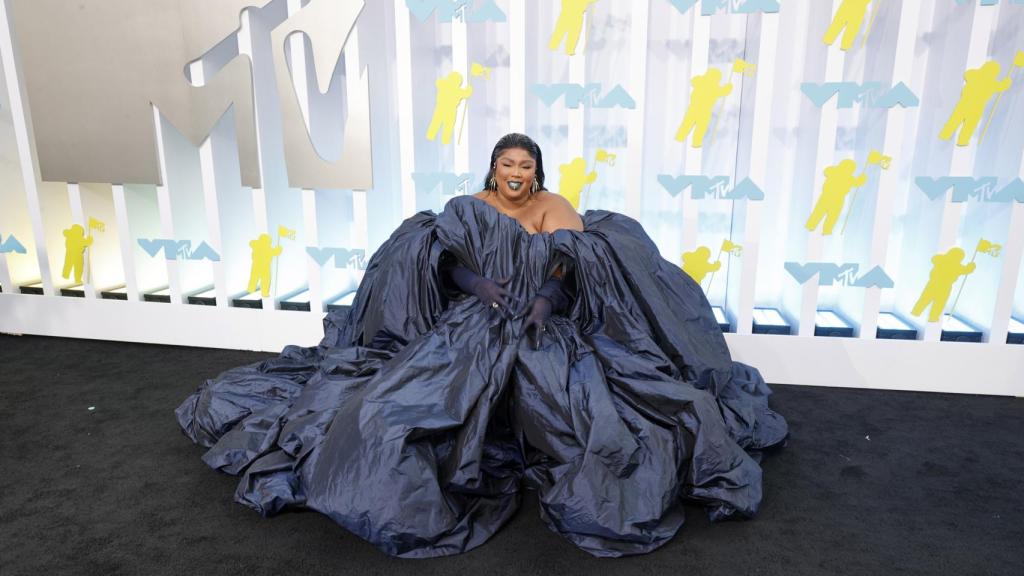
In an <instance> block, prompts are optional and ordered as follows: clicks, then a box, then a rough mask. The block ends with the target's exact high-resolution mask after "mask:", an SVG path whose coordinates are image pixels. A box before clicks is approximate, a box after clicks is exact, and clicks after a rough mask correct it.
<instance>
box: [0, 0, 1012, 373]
mask: <svg viewBox="0 0 1024 576" xmlns="http://www.w3.org/2000/svg"><path fill="white" fill-rule="evenodd" d="M2 9H3V15H2V16H3V22H0V25H2V26H0V28H2V30H0V35H2V36H3V37H2V38H0V40H2V44H0V49H2V53H3V71H4V76H3V82H4V88H5V90H4V91H3V101H0V119H2V126H0V155H2V156H0V158H2V163H0V288H2V290H3V293H2V295H0V302H2V301H3V299H5V298H13V297H18V298H19V300H18V302H19V304H18V307H20V308H21V309H23V310H27V309H28V308H27V307H31V309H32V310H33V314H31V315H28V314H22V315H20V316H19V318H20V319H19V320H18V323H17V324H16V325H15V326H14V327H16V328H20V329H21V331H24V332H33V331H34V330H33V327H34V326H45V327H46V328H45V329H40V330H38V331H36V332H37V333H59V332H60V330H59V329H58V328H54V327H53V326H55V325H59V323H58V322H56V321H55V320H54V319H53V318H46V310H47V306H48V305H52V306H58V307H59V309H60V310H61V312H60V313H61V314H65V313H67V312H66V311H68V310H80V311H83V313H84V314H88V313H89V310H90V309H91V308H90V307H94V309H95V310H102V314H103V315H109V314H117V313H119V312H118V310H120V311H122V312H123V313H124V314H125V316H126V317H125V318H124V319H122V320H119V322H120V324H119V325H123V326H128V327H126V328H125V334H124V339H138V337H137V336H129V334H133V335H134V334H139V333H145V332H143V331H140V330H141V329H139V328H137V327H136V328H131V327H130V326H129V325H130V324H131V322H132V319H131V316H132V314H134V311H135V310H143V309H142V308H138V307H139V306H143V305H144V306H146V307H147V308H145V310H149V309H150V308H151V307H155V306H163V307H165V309H169V310H176V311H177V312H183V311H184V310H186V309H188V310H189V312H187V313H177V312H168V313H163V312H161V314H165V316H166V318H167V320H165V321H166V322H170V323H174V322H179V321H184V320H175V318H183V319H184V318H187V319H188V321H189V322H194V321H195V318H198V317H200V316H196V315H195V313H194V312H193V311H192V307H198V306H203V305H206V306H205V308H204V309H203V312H202V314H203V316H201V317H202V318H208V319H209V321H210V322H217V321H221V322H226V321H227V319H228V318H231V319H235V318H238V314H239V312H236V309H238V310H245V314H250V315H252V314H264V315H265V316H264V317H263V318H264V320H263V322H264V324H262V325H263V326H264V327H266V326H269V327H270V328H269V329H273V325H274V322H277V321H278V320H267V319H271V318H281V317H282V316H283V314H281V313H283V312H287V313H288V314H289V315H300V316H304V317H305V318H306V320H303V322H304V323H303V324H302V326H315V322H318V321H319V320H318V319H319V317H320V316H322V312H323V310H324V309H326V308H327V307H328V306H332V305H344V304H345V303H346V302H347V301H350V299H351V297H352V294H353V291H354V290H355V289H356V287H357V286H358V283H359V280H360V278H361V276H362V271H363V270H364V269H365V266H366V262H367V261H368V259H369V258H370V256H371V255H372V254H373V252H374V250H375V249H376V248H377V247H378V246H379V245H380V244H381V243H382V242H383V241H384V240H386V239H387V237H388V235H389V234H390V233H391V232H392V231H393V230H394V229H395V228H396V227H397V226H398V224H399V223H400V222H401V221H402V219H403V218H406V217H408V216H410V215H411V214H413V213H415V212H416V211H421V210H433V211H435V212H438V211H440V210H441V209H442V207H443V206H444V204H445V202H446V201H447V200H448V199H450V198H452V197H453V196H455V195H460V194H470V193H474V192H476V191H478V190H480V189H481V188H482V186H483V182H482V180H483V176H484V174H485V173H486V172H487V168H488V159H489V155H490V152H491V149H492V147H493V145H494V143H495V141H497V139H498V138H500V137H501V136H502V135H504V134H505V133H508V132H523V133H526V134H528V135H530V136H531V137H532V138H534V139H535V140H536V141H537V142H538V143H539V144H540V146H541V148H542V150H543V152H544V158H545V160H546V163H547V174H548V178H547V185H548V188H549V189H550V190H551V191H552V192H557V193H559V194H562V195H563V196H565V197H566V198H568V199H569V201H570V202H572V203H573V205H574V206H576V207H577V209H578V210H579V211H580V212H584V211H586V210H590V209H604V210H613V211H617V212H622V213H625V214H628V215H630V216H632V217H634V218H636V219H637V220H639V221H640V222H641V223H642V224H643V226H644V228H645V229H646V230H647V232H648V234H649V235H650V236H651V238H652V239H653V240H654V241H655V243H656V244H657V246H658V247H659V249H660V250H661V253H662V255H663V256H664V257H665V258H666V259H667V260H669V261H672V262H674V263H676V264H677V265H679V266H680V267H682V268H683V269H684V270H685V271H686V272H687V273H688V274H690V275H691V276H692V277H693V278H694V279H695V280H696V281H698V282H699V283H701V286H702V287H703V288H704V289H705V291H706V293H707V294H708V298H709V300H710V301H711V302H712V304H713V305H715V306H717V307H719V308H720V310H719V312H720V315H721V317H720V321H721V323H722V325H723V327H724V328H725V329H727V330H728V331H730V332H734V333H736V334H737V335H747V334H752V333H753V334H754V335H752V336H751V338H754V339H761V341H762V342H763V343H769V342H770V343H771V344H770V345H769V344H765V346H768V347H769V348H772V347H779V346H782V347H786V346H796V344H786V343H784V342H782V343H780V342H779V340H778V339H775V338H772V337H769V336H763V337H761V336H758V334H760V333H772V334H782V333H785V334H790V335H795V336H805V337H812V338H813V337H815V336H817V338H815V340H820V339H826V338H828V337H833V336H852V337H853V338H852V340H860V341H871V343H870V345H871V346H886V345H890V346H895V345H896V344H894V343H892V342H891V341H889V342H886V341H884V340H882V339H881V338H890V337H891V338H905V339H911V340H921V341H925V342H935V343H936V344H937V343H939V342H940V341H943V340H971V341H976V342H977V343H974V344H972V346H973V347H974V348H976V349H981V348H985V347H999V348H1000V349H1003V347H1007V346H1008V345H1007V343H1008V342H1009V343H1013V342H1016V341H1018V335H1020V338H1024V334H1022V333H1024V325H1021V324H1020V323H1019V321H1018V320H1017V319H1021V318H1024V272H1022V270H1021V254H1022V251H1024V208H1022V205H1024V182H1022V180H1021V174H1022V172H1021V171H1022V154H1024V130H1022V129H1021V126H1024V0H971V1H968V0H935V1H928V2H916V1H909V0H908V1H900V0H821V1H817V0H815V1H809V0H643V1H628V0H561V1H540V0H522V1H520V0H404V1H403V0H272V1H261V0H218V1H216V2H209V1H203V0H147V1H146V2H138V1H136V0H79V1H75V2H71V1H68V0H7V1H6V3H4V5H3V6H2ZM23 296H24V298H22V297H23ZM28 297H32V298H35V300H34V302H36V303H35V304H25V302H26V298H28ZM75 297H81V298H78V299H75ZM45 302H50V304H44V303H45ZM55 302H60V304H55ZM69 302H73V304H70V303H69ZM115 305H117V306H121V307H122V308H120V309H118V308H115V307H114V306H115ZM69 307H70V308H69ZM99 307H102V308H99ZM6 309H8V310H13V309H16V307H15V305H13V304H8V305H7V308H6ZM256 309H262V310H259V311H257V310H256ZM304 311H305V312H306V314H303V312H304ZM229 314H230V315H231V316H228V315H229ZM143 316H145V314H143ZM310 319H313V320H310ZM65 320H66V319H65ZM232 321H234V320H232ZM290 321H291V320H280V322H284V323H287V322H290ZM140 322H141V320H140ZM267 322H269V324H267ZM12 324H13V321H11V323H9V324H7V325H0V327H5V328H7V329H10V328H11V326H12ZM196 329H197V330H202V331H204V332H208V331H209V330H208V328H204V327H198V328H196ZM85 333H86V334H88V331H87V330H86V331H85ZM82 334H83V331H81V330H80V331H77V332H73V333H70V334H69V335H82ZM97 334H99V333H97ZM111 336H113V337H118V334H117V333H114V334H113V335H112V334H111V333H110V332H109V330H108V331H106V332H102V337H111ZM314 336H315V335H314ZM97 337H100V336H97ZM880 337H881V338H880ZM211 338H212V339H211ZM143 339H145V338H144V337H143ZM828 339H829V340H833V339H831V338H828ZM791 340H794V341H795V340H798V338H791ZM154 341H162V340H160V339H159V338H157V339H155V340H154ZM179 343H190V342H179ZM202 343H204V344H212V345H222V346H225V347H232V346H237V347H247V346H250V345H251V344H244V343H243V344H240V343H238V342H232V341H230V339H229V338H227V337H226V336H225V338H224V339H223V340H218V339H217V338H216V337H215V336H214V337H209V336H207V337H206V338H205V339H203V340H202ZM865 345H867V344H865ZM900 345H902V344H900ZM955 346H959V345H955ZM1014 350H1016V351H1017V352H1014V353H1019V350H1020V349H1014ZM1019 358H1020V357H1019V356H1016V357H1015V360H1013V361H1014V362H1018V363H1019Z"/></svg>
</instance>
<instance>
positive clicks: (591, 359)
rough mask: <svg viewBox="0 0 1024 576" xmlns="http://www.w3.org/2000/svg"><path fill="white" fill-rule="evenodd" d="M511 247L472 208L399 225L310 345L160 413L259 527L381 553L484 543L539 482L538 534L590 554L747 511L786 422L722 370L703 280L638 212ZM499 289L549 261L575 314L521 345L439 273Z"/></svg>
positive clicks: (438, 552) (602, 215)
mask: <svg viewBox="0 0 1024 576" xmlns="http://www.w3.org/2000/svg"><path fill="white" fill-rule="evenodd" d="M583 221H584V231H583V232H578V231H572V230H559V231H556V232H554V233H540V234H529V233H528V232H527V231H526V230H525V229H524V228H523V227H522V226H521V225H520V224H519V222H517V221H516V220H515V219H513V218H511V217H509V216H506V215H504V214H502V213H500V212H498V211H497V210H496V209H495V208H493V207H492V206H491V205H490V204H488V203H486V202H484V201H483V200H480V199H478V198H475V197H472V196H460V197H456V198H454V199H452V200H451V201H449V202H448V203H447V205H446V206H445V208H444V210H443V211H442V212H441V214H434V213H433V212H421V213H419V214H416V215H414V216H412V217H411V218H409V219H408V220H406V221H405V222H404V223H403V224H402V225H401V226H400V227H399V228H398V229H397V230H396V231H395V232H394V233H393V234H392V236H391V237H390V238H389V239H388V240H387V241H386V242H385V243H384V244H383V245H382V246H381V247H380V248H379V249H378V250H377V251H376V252H375V254H374V256H373V257H372V258H371V260H370V263H369V265H368V267H367V270H366V274H365V276H364V279H363V281H362V283H361V284H360V287H359V290H358V293H357V295H356V298H355V300H354V302H353V305H352V307H351V308H350V309H347V310H345V311H342V312H331V313H329V314H328V315H327V317H326V318H325V320H324V338H323V340H322V341H321V343H320V344H319V345H318V346H316V347H311V348H301V347H297V346H289V347H287V348H285V350H284V351H283V352H282V353H281V355H280V356H279V357H277V358H274V359H270V360H267V361H264V362H260V363H257V364H253V365H249V366H243V367H239V368H235V369H232V370H229V371H227V372H225V373H223V374H221V375H220V376H218V377H217V378H214V379H212V380H209V381H207V382H206V383H204V384H203V385H202V386H200V387H199V389H198V390H197V391H196V392H195V393H194V394H193V395H192V396H190V397H189V398H188V399H186V400H185V402H184V403H182V404H181V406H180V407H179V408H178V410H177V417H178V421H179V423H180V424H181V427H182V429H183V430H184V432H185V434H186V435H187V436H188V437H189V438H191V439H192V440H193V441H194V442H196V443H198V444H200V445H202V446H205V447H207V448H209V450H208V451H207V452H206V453H205V455H204V456H203V459H204V461H205V462H206V463H207V464H209V465H210V466H211V467H213V468H216V469H218V470H222V471H224V472H228V473H231V474H238V475H241V481H240V483H239V486H238V489H237V492H236V494H235V498H236V500H238V501H239V502H242V503H243V504H245V505H247V506H250V507H251V508H253V509H255V510H257V511H258V512H260V513H261V514H264V515H271V514H275V513H277V512H280V511H282V510H284V509H287V508H289V507H305V508H309V509H313V510H317V511H319V512H322V513H324V514H326V515H328V516H329V517H330V518H332V519H333V520H334V521H335V522H337V523H338V524H340V525H341V526H343V527H345V528H346V529H347V530H349V531H351V532H353V533H355V534H357V535H359V536H360V537H362V538H364V539H366V540H367V541H369V542H371V543H372V544H374V545H375V546H377V547H378V548H380V549H381V550H382V551H384V552H386V553H387V554H391V555H394V556H401V557H410V558H425V557H433V556H445V555H450V554H458V553H460V552H465V551H466V550H469V549H472V548H474V547H476V546H479V545H480V544H482V543H484V542H485V541H486V540H487V539H488V538H489V537H490V536H491V535H493V534H494V533H495V532H496V531H497V530H498V529H500V528H501V526H502V525H503V524H504V523H505V522H506V521H507V520H508V519H509V518H510V517H511V516H512V515H513V514H514V513H515V511H516V510H517V508H518V506H519V503H520V492H521V491H522V490H524V489H535V490H537V491H538V493H539V496H540V503H541V513H542V516H543V518H544V521H545V522H546V523H547V525H548V526H549V527H550V528H551V529H552V530H553V531H555V532H558V533H559V534H561V535H563V536H565V537H566V538H568V539H569V540H571V541H572V542H573V543H575V544H576V545H577V546H579V547H580V548H582V549H584V550H586V551H587V552H589V553H591V554H594V555H596V556H621V555H627V554H639V553H644V552H648V551H651V550H653V549H655V548H657V547H659V546H661V545H662V544H664V543H665V542H667V541H668V540H669V539H671V538H672V537H673V535H674V534H675V533H676V532H677V531H678V530H679V528H680V526H682V523H683V519H684V515H683V502H684V501H690V502H699V503H701V504H703V505H704V506H705V508H706V510H707V512H708V514H709V516H710V518H711V519H712V520H724V519H728V518H743V517H751V516H753V515H754V514H755V513H756V511H757V509H758V507H759V505H760V502H761V500H762V497H763V495H762V477H761V468H760V466H759V464H758V462H759V459H760V455H761V452H762V450H763V449H765V448H768V447H772V446H777V445H780V443H782V442H783V441H784V440H785V438H786V436H787V433H788V429H787V425H786V421H785V420H784V419H783V418H782V416H780V415H779V414H777V413H775V412H773V411H772V410H771V409H770V408H769V406H768V397H769V395H770V394H771V391H770V390H769V388H768V386H767V385H766V384H765V382H764V380H763V379H762V378H761V376H760V374H759V373H758V372H757V370H756V369H754V368H752V367H750V366H746V365H743V364H741V363H738V362H734V361H732V359H731V357H730V355H729V351H728V348H727V347H726V343H725V339H724V337H723V336H722V333H721V330H720V329H719V327H718V324H717V323H716V321H715V319H714V316H713V314H712V312H711V307H710V306H709V304H708V302H707V299H706V298H705V296H704V294H703V292H702V291H701V289H700V287H699V286H698V285H697V284H696V283H695V282H694V281H693V280H692V279H691V278H690V277H689V276H687V275H686V274H685V273H684V272H683V271H682V270H681V269H680V268H679V267H678V266H675V265H673V264H671V263H669V262H667V261H665V260H664V259H662V258H661V257H660V255H659V253H658V251H657V249H656V247H655V245H654V243H653V242H652V241H651V240H650V238H648V236H647V235H646V234H645V233H644V231H643V228H642V227H641V226H640V225H639V224H638V223H637V222H636V221H634V220H632V219H630V218H628V217H626V216H623V215H621V214H616V213H613V212H606V211H589V212H587V213H586V215H585V216H584V217H583ZM455 262H459V263H461V264H462V265H463V266H466V267H468V268H470V269H472V270H473V271H474V272H476V273H478V274H480V275H481V276H484V277H488V278H494V279H497V278H512V280H511V282H510V284H509V285H508V289H509V290H510V292H512V294H513V295H514V297H515V299H516V301H517V305H518V306H519V307H520V308H522V307H525V305H526V303H527V302H529V300H530V299H531V298H532V297H533V295H534V294H535V293H536V291H537V289H538V288H539V287H540V285H541V284H542V283H543V282H544V281H545V280H546V279H547V278H548V277H549V276H550V274H551V273H552V271H553V269H554V268H555V267H556V266H557V267H561V268H562V269H563V270H564V271H565V272H566V274H565V278H566V280H567V284H568V285H569V287H570V289H571V292H572V294H573V302H572V305H571V308H570V309H569V310H568V311H566V312H565V314H564V315H556V316H554V317H552V318H551V320H550V321H549V322H548V328H547V331H546V332H545V333H544V334H543V335H542V341H541V346H540V348H539V349H535V348H534V347H533V346H531V345H530V341H529V338H526V337H525V334H523V333H522V330H521V328H522V324H523V321H524V319H523V317H522V315H518V314H517V315H515V316H513V317H512V318H506V317H505V316H504V315H502V314H501V313H500V312H499V311H496V310H493V309H492V308H490V307H488V306H485V305H484V304H483V303H481V302H480V301H479V300H478V299H477V298H475V297H473V296H466V295H462V294H459V293H458V292H456V291H453V290H451V289H450V288H449V287H448V286H447V284H446V282H445V280H444V278H445V276H446V275H445V274H444V273H443V271H444V269H445V267H446V266H449V265H451V264H452V263H455Z"/></svg>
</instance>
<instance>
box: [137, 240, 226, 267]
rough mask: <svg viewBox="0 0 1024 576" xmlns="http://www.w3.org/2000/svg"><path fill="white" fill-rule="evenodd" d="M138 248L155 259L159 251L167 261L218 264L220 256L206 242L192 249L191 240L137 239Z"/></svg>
mask: <svg viewBox="0 0 1024 576" xmlns="http://www.w3.org/2000/svg"><path fill="white" fill-rule="evenodd" d="M139 246H140V247H141V248H142V250H143V251H145V252H146V254H149V256H150V257H151V258H155V257H156V255H157V254H159V253H160V251H161V250H163V251H164V258H166V259H168V260H209V261H210V262H220V254H217V251H216V250H214V249H213V248H210V245H209V244H207V243H206V242H200V243H199V246H196V249H195V250H193V249H192V241H191V240H167V239H165V238H139Z"/></svg>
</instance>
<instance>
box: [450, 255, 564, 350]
mask: <svg viewBox="0 0 1024 576" xmlns="http://www.w3.org/2000/svg"><path fill="white" fill-rule="evenodd" d="M452 279H453V280H455V283H456V284H457V285H458V286H459V287H460V288H462V289H463V291H464V292H466V293H468V294H472V295H474V296H476V297H477V298H478V299H479V300H480V301H481V302H483V303H484V304H486V305H487V306H489V307H490V308H492V309H494V310H497V311H498V312H499V313H501V314H502V315H503V316H504V317H505V318H506V319H509V320H512V319H514V318H516V317H519V316H520V315H522V316H523V317H524V318H525V320H524V321H523V331H524V332H525V333H526V335H527V337H528V338H529V339H530V344H531V345H532V346H533V349H534V350H539V349H540V342H541V335H542V334H544V333H545V332H547V321H548V320H549V319H550V318H551V314H552V312H553V311H555V310H556V309H562V308H563V307H564V305H565V303H566V301H567V297H566V296H565V293H564V289H563V288H562V282H561V281H560V280H558V279H557V278H551V279H549V280H548V281H547V282H545V283H544V285H543V286H541V288H540V290H538V291H537V294H536V295H534V297H533V299H532V300H531V301H530V303H529V304H528V305H527V306H526V307H525V308H523V309H522V310H521V311H520V312H519V313H518V314H513V312H512V305H513V304H514V303H515V301H516V299H515V297H514V296H513V295H512V293H511V292H509V291H508V289H507V288H506V286H507V285H508V283H509V282H511V280H512V279H511V278H503V279H499V280H497V281H495V280H491V279H490V278H484V277H482V276H478V275H477V274H475V273H473V272H472V271H470V270H468V269H466V268H462V267H458V268H455V269H453V270H452ZM559 304H561V306H558V305H559Z"/></svg>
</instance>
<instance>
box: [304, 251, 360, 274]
mask: <svg viewBox="0 0 1024 576" xmlns="http://www.w3.org/2000/svg"><path fill="white" fill-rule="evenodd" d="M306 254H309V257H310V258H312V259H313V260H314V261H315V262H316V263H317V264H319V265H320V266H323V265H324V264H327V263H328V262H330V261H331V259H332V258H333V259H334V267H335V268H354V269H356V270H365V269H366V250H363V249H362V248H353V249H351V250H350V249H348V248H335V247H329V246H325V247H320V246H306Z"/></svg>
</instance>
